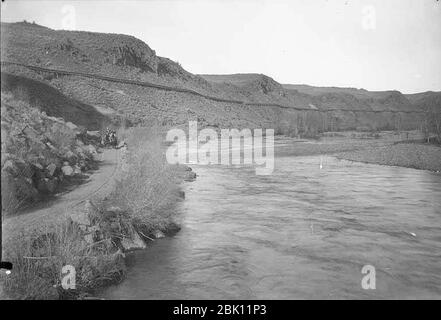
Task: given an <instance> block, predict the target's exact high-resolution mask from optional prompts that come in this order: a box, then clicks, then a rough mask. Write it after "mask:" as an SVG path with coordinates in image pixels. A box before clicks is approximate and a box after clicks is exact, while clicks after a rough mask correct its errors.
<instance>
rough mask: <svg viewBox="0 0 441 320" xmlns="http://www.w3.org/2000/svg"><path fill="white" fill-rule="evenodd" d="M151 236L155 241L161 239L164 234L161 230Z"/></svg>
mask: <svg viewBox="0 0 441 320" xmlns="http://www.w3.org/2000/svg"><path fill="white" fill-rule="evenodd" d="M153 236H154V237H155V239H161V238H164V237H165V234H164V232H162V231H161V230H155V231H153Z"/></svg>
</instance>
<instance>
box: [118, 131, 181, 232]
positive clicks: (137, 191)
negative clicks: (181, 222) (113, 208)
mask: <svg viewBox="0 0 441 320" xmlns="http://www.w3.org/2000/svg"><path fill="white" fill-rule="evenodd" d="M119 135H120V139H124V140H125V141H126V143H127V145H128V153H127V159H126V161H127V170H126V172H124V176H123V177H122V179H121V180H119V181H118V182H117V185H116V188H115V190H114V192H113V194H112V197H111V198H112V199H113V200H114V201H115V202H116V203H120V204H122V205H123V206H124V207H127V208H129V209H130V211H131V212H132V214H133V218H134V219H137V220H138V221H140V222H141V223H142V224H144V225H146V226H149V227H151V228H153V227H157V228H159V229H161V228H165V227H166V225H167V224H168V223H170V222H171V221H172V220H173V210H172V208H171V207H172V206H173V204H174V203H175V202H176V198H177V194H178V184H177V181H178V178H177V173H176V170H177V169H176V167H175V166H172V165H169V164H168V163H167V161H166V159H165V150H164V147H163V145H162V139H161V136H160V130H159V128H158V127H150V128H146V127H136V128H131V129H129V130H125V131H121V132H119Z"/></svg>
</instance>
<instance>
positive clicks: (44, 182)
mask: <svg viewBox="0 0 441 320" xmlns="http://www.w3.org/2000/svg"><path fill="white" fill-rule="evenodd" d="M1 105H2V107H1V115H2V118H1V179H2V183H1V186H2V189H1V194H2V210H3V211H4V212H6V213H7V214H11V213H14V212H15V211H17V210H18V209H21V208H23V207H25V206H26V205H27V204H29V203H32V202H35V201H38V200H40V199H43V198H45V197H47V196H50V195H53V194H55V193H56V192H58V191H60V190H61V189H62V188H63V187H66V186H68V185H69V183H71V182H73V180H74V179H75V180H79V179H80V180H81V179H82V178H85V173H86V172H87V170H89V169H91V168H93V167H94V166H95V160H96V157H97V150H96V148H95V146H94V145H93V144H94V136H93V135H90V134H89V135H88V134H87V132H83V131H82V130H80V128H79V127H78V126H76V125H75V124H73V123H71V122H65V121H63V120H62V119H61V118H55V117H51V116H48V115H47V114H46V113H44V112H40V111H39V110H37V109H35V108H33V107H31V106H30V105H29V104H27V103H26V102H23V101H18V100H16V99H15V98H14V97H13V96H12V95H11V94H5V93H2V95H1ZM88 137H89V138H88Z"/></svg>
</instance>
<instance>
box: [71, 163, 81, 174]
mask: <svg viewBox="0 0 441 320" xmlns="http://www.w3.org/2000/svg"><path fill="white" fill-rule="evenodd" d="M73 170H74V172H73V174H74V175H75V176H79V175H81V174H82V172H81V168H80V167H79V166H77V165H75V166H73Z"/></svg>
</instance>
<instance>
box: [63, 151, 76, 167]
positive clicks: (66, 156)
mask: <svg viewBox="0 0 441 320" xmlns="http://www.w3.org/2000/svg"><path fill="white" fill-rule="evenodd" d="M63 158H64V159H66V160H67V161H69V164H74V163H75V162H76V161H77V156H76V155H75V153H73V152H72V151H70V150H69V151H67V152H66V153H65V154H64V155H63Z"/></svg>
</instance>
